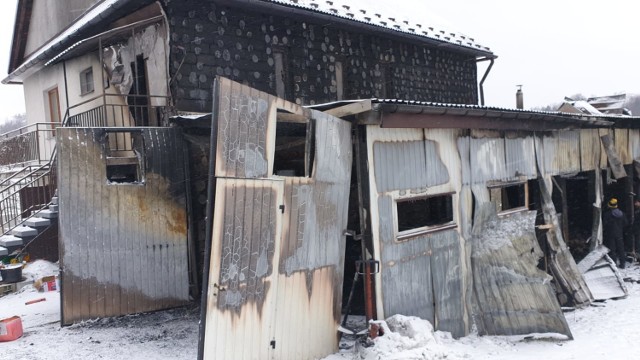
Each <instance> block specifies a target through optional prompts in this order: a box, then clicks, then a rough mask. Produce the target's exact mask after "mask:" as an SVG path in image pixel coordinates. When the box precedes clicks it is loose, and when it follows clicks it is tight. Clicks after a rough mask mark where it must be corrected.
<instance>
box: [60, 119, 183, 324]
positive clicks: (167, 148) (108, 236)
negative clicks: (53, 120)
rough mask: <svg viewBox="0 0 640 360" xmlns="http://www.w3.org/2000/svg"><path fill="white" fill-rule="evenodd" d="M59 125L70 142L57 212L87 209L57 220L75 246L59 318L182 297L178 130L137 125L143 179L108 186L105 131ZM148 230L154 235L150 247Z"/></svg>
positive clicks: (64, 150) (154, 305) (63, 156)
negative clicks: (144, 168)
mask: <svg viewBox="0 0 640 360" xmlns="http://www.w3.org/2000/svg"><path fill="white" fill-rule="evenodd" d="M58 131H60V132H61V136H64V138H65V139H66V140H67V141H66V142H65V141H63V143H65V145H63V146H61V147H60V152H59V159H60V160H61V164H62V166H61V171H62V173H63V174H65V175H64V176H65V177H68V179H66V181H64V179H62V180H63V182H61V186H60V187H59V193H60V194H59V195H60V200H61V205H62V206H61V211H62V212H67V213H71V214H74V213H83V214H87V216H85V217H84V218H83V221H78V220H75V219H77V218H79V217H77V216H75V217H74V216H72V217H70V218H68V219H67V218H65V217H64V215H63V217H62V219H61V220H60V226H61V234H64V235H63V236H62V237H61V243H62V244H63V247H64V248H65V249H67V248H68V249H74V251H72V252H69V251H65V252H64V254H63V258H64V264H65V268H64V271H65V272H66V273H65V274H64V276H65V278H66V279H67V281H66V282H65V287H64V289H63V298H64V299H68V298H69V296H68V295H69V294H70V295H71V299H72V301H71V303H70V305H71V306H72V307H71V309H70V311H66V312H65V314H64V318H63V323H65V324H69V323H72V322H75V321H78V320H85V319H91V318H95V317H101V316H105V315H123V314H128V313H133V312H142V311H152V310H158V309H161V308H164V307H167V306H174V305H178V304H183V303H186V301H187V300H188V284H187V283H185V282H187V281H188V277H187V266H186V257H187V251H186V235H187V234H186V223H185V222H186V208H185V207H184V204H185V203H186V202H185V187H184V174H181V171H180V170H182V169H184V166H183V165H182V160H183V158H182V157H179V156H176V155H175V154H176V149H178V150H181V149H182V145H181V141H178V135H177V134H176V133H177V132H178V130H176V129H153V128H145V129H144V130H142V131H143V132H144V133H145V135H144V136H145V140H146V141H145V144H146V145H148V147H147V148H146V150H145V156H146V157H147V160H146V161H145V163H146V164H147V165H149V166H147V171H146V174H147V178H146V181H145V184H144V185H129V184H126V185H125V184H120V185H110V184H107V180H106V165H105V162H104V161H105V158H106V153H105V151H106V147H105V144H106V143H105V142H104V141H105V140H106V137H104V136H103V135H102V134H103V133H104V130H103V129H73V128H70V129H60V130H58ZM180 153H181V152H180ZM163 159H164V160H163ZM176 180H177V181H176ZM65 184H69V186H65ZM96 209H97V210H96ZM158 218H162V220H159V219H158ZM150 232H153V238H154V239H156V241H155V242H154V243H153V245H152V246H150V247H149V246H147V245H149V243H148V239H149V233H150ZM76 249H77V250H76ZM158 278H160V280H159V281H158ZM151 283H153V284H154V285H156V286H152V285H150V284H151ZM163 283H164V284H166V285H162V284H163ZM175 283H180V284H179V285H174V284H175ZM158 287H160V288H161V290H159V291H158ZM65 302H66V300H65ZM65 306H66V305H65Z"/></svg>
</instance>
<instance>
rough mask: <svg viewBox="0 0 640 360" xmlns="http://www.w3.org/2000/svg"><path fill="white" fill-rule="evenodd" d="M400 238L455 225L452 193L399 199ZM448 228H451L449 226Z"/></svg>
mask: <svg viewBox="0 0 640 360" xmlns="http://www.w3.org/2000/svg"><path fill="white" fill-rule="evenodd" d="M396 204H397V212H398V239H399V240H401V239H402V238H405V237H409V236H413V235H416V234H420V233H424V232H425V231H432V230H434V229H440V227H442V226H445V225H453V196H452V194H445V195H437V196H432V197H426V198H417V199H403V200H398V201H397V202H396ZM446 228H449V226H447V227H446Z"/></svg>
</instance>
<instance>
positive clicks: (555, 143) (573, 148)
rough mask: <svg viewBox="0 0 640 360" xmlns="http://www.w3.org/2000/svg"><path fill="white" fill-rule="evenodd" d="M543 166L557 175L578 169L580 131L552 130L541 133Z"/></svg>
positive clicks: (547, 171)
mask: <svg viewBox="0 0 640 360" xmlns="http://www.w3.org/2000/svg"><path fill="white" fill-rule="evenodd" d="M543 145H544V168H545V171H546V173H547V174H553V175H559V174H569V173H575V172H579V171H580V160H581V158H580V131H579V130H566V131H554V132H552V133H550V134H545V135H543Z"/></svg>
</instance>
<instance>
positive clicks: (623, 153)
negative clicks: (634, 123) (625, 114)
mask: <svg viewBox="0 0 640 360" xmlns="http://www.w3.org/2000/svg"><path fill="white" fill-rule="evenodd" d="M613 131H614V139H615V147H616V151H617V152H618V155H619V156H620V160H621V161H622V163H623V164H624V165H629V164H631V163H632V162H633V158H632V156H631V150H630V148H629V130H628V129H618V128H615V129H613Z"/></svg>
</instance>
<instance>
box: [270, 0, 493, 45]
mask: <svg viewBox="0 0 640 360" xmlns="http://www.w3.org/2000/svg"><path fill="white" fill-rule="evenodd" d="M263 1H265V2H274V3H279V4H283V5H288V6H293V7H298V8H303V9H306V10H310V11H315V12H320V13H324V14H327V15H331V16H336V17H340V18H344V19H348V20H351V21H355V22H360V23H366V24H370V25H374V26H379V27H382V28H386V29H390V30H393V31H398V32H402V33H408V34H412V35H416V36H420V37H425V38H429V39H434V40H438V41H442V42H446V43H450V44H453V45H456V46H461V47H467V48H472V49H476V50H481V51H484V52H489V53H490V52H491V50H490V49H489V48H488V47H486V46H483V45H480V44H478V43H477V42H476V41H475V40H474V39H473V38H471V37H468V36H466V35H463V34H459V33H455V32H451V31H445V30H444V29H438V28H437V25H434V24H432V23H430V24H420V23H418V22H416V20H411V19H401V18H396V17H395V15H391V14H389V10H388V9H383V8H378V9H376V8H375V7H376V6H375V3H369V4H368V5H369V6H370V8H368V9H365V8H362V7H359V8H356V7H355V6H353V3H352V2H349V1H346V0H333V1H322V0H263ZM403 15H406V16H409V15H410V13H408V12H405V13H404V14H403ZM423 20H424V19H423Z"/></svg>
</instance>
